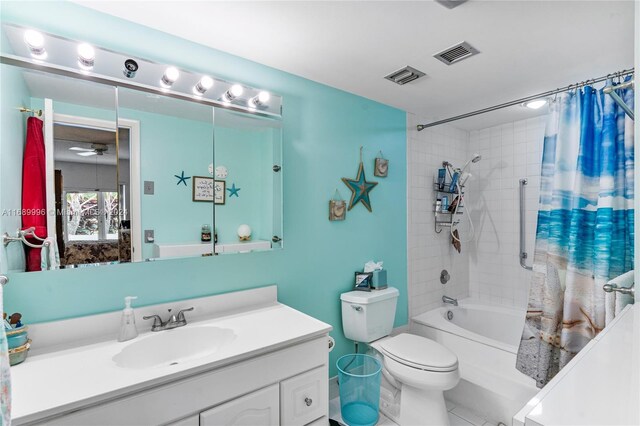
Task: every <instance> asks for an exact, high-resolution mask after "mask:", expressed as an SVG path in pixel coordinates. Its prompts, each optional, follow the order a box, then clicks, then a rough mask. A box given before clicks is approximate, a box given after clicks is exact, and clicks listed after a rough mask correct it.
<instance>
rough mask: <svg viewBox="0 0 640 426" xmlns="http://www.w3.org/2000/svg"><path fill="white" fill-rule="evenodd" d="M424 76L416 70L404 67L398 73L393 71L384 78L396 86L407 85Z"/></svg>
mask: <svg viewBox="0 0 640 426" xmlns="http://www.w3.org/2000/svg"><path fill="white" fill-rule="evenodd" d="M425 75H426V74H425V73H423V72H422V71H418V70H417V69H415V68H413V67H410V66H406V67H404V68H402V69H399V70H398V71H394V72H392V73H391V74H389V75H388V76H386V77H385V78H386V79H387V80H389V81H393V82H394V83H396V84H399V85H401V86H402V85H403V84H407V83H409V82H411V81H414V80H417V79H419V78H420V77H424V76H425Z"/></svg>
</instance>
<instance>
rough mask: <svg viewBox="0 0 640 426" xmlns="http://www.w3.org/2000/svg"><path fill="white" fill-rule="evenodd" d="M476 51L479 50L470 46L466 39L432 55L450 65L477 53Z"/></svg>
mask: <svg viewBox="0 0 640 426" xmlns="http://www.w3.org/2000/svg"><path fill="white" fill-rule="evenodd" d="M478 53H480V52H479V51H478V50H477V49H476V48H474V47H472V46H471V45H470V44H469V43H467V42H466V41H463V42H462V43H458V44H456V45H455V46H452V47H450V48H448V49H445V50H443V51H442V52H438V53H436V54H435V55H433V57H434V58H436V59H437V60H439V61H442V62H444V63H445V64H447V65H452V64H455V63H456V62H460V61H461V60H463V59H467V58H469V57H471V56H473V55H477V54H478Z"/></svg>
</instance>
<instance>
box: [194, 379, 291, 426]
mask: <svg viewBox="0 0 640 426" xmlns="http://www.w3.org/2000/svg"><path fill="white" fill-rule="evenodd" d="M278 399H279V393H278V385H277V384H275V385H271V386H269V387H267V388H264V389H262V390H259V391H256V392H252V393H250V394H249V395H245V396H243V397H240V398H236V399H234V400H232V401H229V402H227V403H225V404H222V405H218V406H217V407H214V408H212V409H210V410H207V411H203V412H202V413H200V426H220V425H225V426H241V425H242V426H254V425H255V426H272V425H273V426H277V425H278V422H279V420H280V412H279V404H278Z"/></svg>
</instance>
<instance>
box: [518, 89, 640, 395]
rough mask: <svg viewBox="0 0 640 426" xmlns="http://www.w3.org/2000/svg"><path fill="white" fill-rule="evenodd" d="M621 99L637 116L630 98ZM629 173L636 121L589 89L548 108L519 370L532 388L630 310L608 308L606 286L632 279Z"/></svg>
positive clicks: (621, 303)
mask: <svg viewBox="0 0 640 426" xmlns="http://www.w3.org/2000/svg"><path fill="white" fill-rule="evenodd" d="M608 84H611V82H609V83H608ZM618 93H619V95H620V96H621V97H622V98H623V99H624V100H625V102H626V103H627V105H629V106H630V107H631V108H633V91H632V90H630V89H628V90H624V91H619V92H618ZM633 165H634V158H633V121H632V120H631V119H630V118H628V117H627V116H626V115H625V113H624V111H623V110H622V109H621V108H620V107H619V106H618V105H617V104H616V103H615V102H614V101H613V99H612V98H611V96H609V95H607V94H605V93H603V92H602V90H596V89H594V88H592V87H590V86H586V87H584V88H583V89H581V90H577V91H574V92H570V93H565V94H563V95H562V96H559V97H558V98H557V99H556V100H554V101H553V102H552V103H551V105H550V114H549V117H548V120H547V126H546V131H545V137H544V151H543V156H542V171H541V178H540V202H539V211H538V226H537V230H536V244H535V254H534V260H533V276H532V280H531V287H530V291H529V303H528V307H527V317H526V323H525V327H524V332H523V334H522V340H521V342H520V347H519V350H518V358H517V365H516V367H517V368H518V370H520V371H522V372H523V373H525V374H527V375H529V376H531V377H533V378H534V379H535V380H536V383H537V385H538V387H542V386H544V385H545V384H546V383H547V382H548V381H549V380H551V379H552V378H553V376H555V374H556V373H557V372H558V371H560V369H561V368H562V367H564V366H565V365H566V364H567V363H568V362H569V361H570V360H571V359H572V358H573V357H574V356H575V354H577V353H578V352H579V351H580V350H581V349H582V348H583V347H584V346H585V345H586V344H587V343H588V342H589V341H590V340H591V339H593V338H594V337H595V336H596V335H597V334H598V333H599V332H600V331H601V330H602V329H603V328H604V327H605V325H606V324H607V323H608V322H609V321H610V320H611V319H612V318H613V316H614V315H615V313H616V311H619V309H621V307H622V306H624V305H625V304H626V303H628V302H629V300H628V299H625V296H620V295H618V296H617V298H618V300H617V301H616V303H610V302H609V300H605V292H604V291H603V290H602V286H603V285H604V284H605V283H606V282H607V281H608V280H609V279H611V278H613V277H616V276H618V275H620V274H622V273H624V272H626V271H628V270H631V269H633V255H634V253H633V235H634V223H633V220H634V219H633V214H634V211H633V198H634V188H633V179H634V167H633Z"/></svg>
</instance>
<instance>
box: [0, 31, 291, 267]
mask: <svg viewBox="0 0 640 426" xmlns="http://www.w3.org/2000/svg"><path fill="white" fill-rule="evenodd" d="M26 30H27V29H24V28H21V27H19V26H13V25H3V26H2V31H3V43H2V46H1V50H2V52H1V57H2V62H3V63H2V99H1V101H2V109H1V112H0V114H1V116H0V120H2V126H1V130H2V140H1V147H0V152H1V153H2V158H1V160H0V161H1V162H2V179H1V180H0V208H1V209H2V216H1V217H0V233H6V238H4V239H3V241H5V242H6V244H5V245H3V246H0V271H1V272H6V271H11V272H17V271H26V270H29V271H31V270H34V271H35V270H42V269H55V268H70V267H80V266H82V267H84V266H89V265H91V266H95V265H104V264H114V263H123V262H135V261H148V260H158V259H166V258H175V257H187V256H208V255H213V254H229V253H241V252H249V251H260V250H270V249H273V248H281V247H282V238H283V232H282V229H283V223H282V161H281V160H282V122H281V118H282V115H281V114H282V98H281V97H280V96H279V95H277V94H273V93H270V92H268V91H266V90H264V89H260V88H252V87H249V86H245V85H241V84H238V83H234V82H230V81H226V80H220V79H216V78H215V77H209V76H202V74H200V73H193V72H189V71H188V70H179V71H178V70H176V69H175V68H173V67H168V66H167V65H165V64H159V63H154V62H150V61H146V60H144V59H141V58H136V59H135V62H136V63H137V64H138V65H139V66H140V69H139V71H138V72H129V71H127V72H125V73H124V74H123V69H122V64H123V63H124V64H125V65H126V63H127V61H129V60H130V59H129V58H130V57H129V56H128V55H123V54H120V53H117V52H112V51H109V50H105V49H101V48H99V47H97V46H95V47H94V50H93V51H92V53H95V57H93V58H91V61H90V62H91V63H90V64H88V65H87V64H85V63H84V62H83V61H81V60H80V59H78V58H79V57H78V55H77V50H78V42H77V41H74V40H69V39H65V38H62V37H58V36H54V35H50V34H41V35H42V37H43V40H44V44H45V45H46V50H44V51H43V52H46V53H43V52H40V50H33V48H32V47H33V46H30V45H28V44H26V42H25V31H26ZM5 40H6V41H7V43H4V41H5ZM20 67H24V68H20ZM169 71H171V72H172V73H173V74H175V77H176V78H177V76H178V75H179V76H180V78H179V79H178V80H177V81H176V80H175V79H174V80H171V81H169V80H167V81H168V83H167V82H164V80H165V79H167V78H169V77H167V75H166V74H167V72H169ZM173 74H172V75H173ZM207 79H208V80H207ZM212 82H213V85H212ZM173 83H175V84H173ZM21 107H23V108H24V109H25V110H29V111H30V110H34V111H42V115H40V116H38V117H35V118H34V120H41V122H40V124H39V126H40V127H41V132H40V133H41V134H42V135H41V138H42V139H43V140H44V141H43V143H42V145H44V153H42V152H41V153H40V154H41V155H42V156H43V157H44V160H43V161H41V163H42V164H41V167H42V169H43V171H42V180H41V182H39V186H33V185H32V184H31V182H32V181H33V179H30V180H28V182H29V183H28V185H27V186H28V188H29V189H28V191H26V192H25V191H23V187H22V181H23V178H22V176H23V161H24V154H25V140H26V139H27V134H28V131H27V119H28V118H29V116H30V115H32V114H33V113H31V112H29V111H25V112H21V111H20V109H19V108H21ZM116 123H118V124H117V125H116ZM214 139H215V141H214ZM214 146H215V152H216V156H218V157H219V158H218V159H217V160H216V161H215V162H214ZM41 151H42V150H41ZM26 175H27V176H30V177H33V176H35V175H34V174H33V173H27V174H26ZM34 188H36V189H35V190H34ZM38 188H39V191H40V192H41V193H40V194H39V195H38V196H41V197H42V200H41V202H40V204H42V205H44V208H43V209H41V210H38V211H39V212H40V213H39V214H38V215H37V216H38V218H37V220H36V222H35V223H34V222H33V221H31V222H29V223H33V225H34V226H35V228H34V229H33V230H31V229H30V228H31V227H30V226H25V225H24V224H23V215H22V213H23V211H24V204H23V200H22V196H23V193H25V194H31V193H32V192H34V191H35V192H36V193H37V192H38V191H37V190H38ZM29 196H31V195H29ZM32 204H33V203H32ZM36 205H37V203H36ZM216 214H217V215H218V216H219V217H218V218H215V220H214V217H215V215H216ZM31 219H33V218H31ZM38 221H40V222H42V223H38ZM241 225H246V226H241ZM239 231H240V232H239ZM217 237H219V240H218V244H217V245H215V246H214V241H215V240H216V239H217ZM46 238H49V239H50V241H48V242H46V244H45V242H44V241H43V240H44V239H46ZM42 247H44V248H45V249H44V250H42ZM49 248H51V250H49ZM55 249H57V253H58V254H56V250H55ZM45 252H46V253H45ZM30 253H32V254H30ZM33 253H40V254H41V255H40V256H39V258H38V260H36V258H37V257H38V256H37V255H33ZM30 256H32V257H30Z"/></svg>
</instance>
